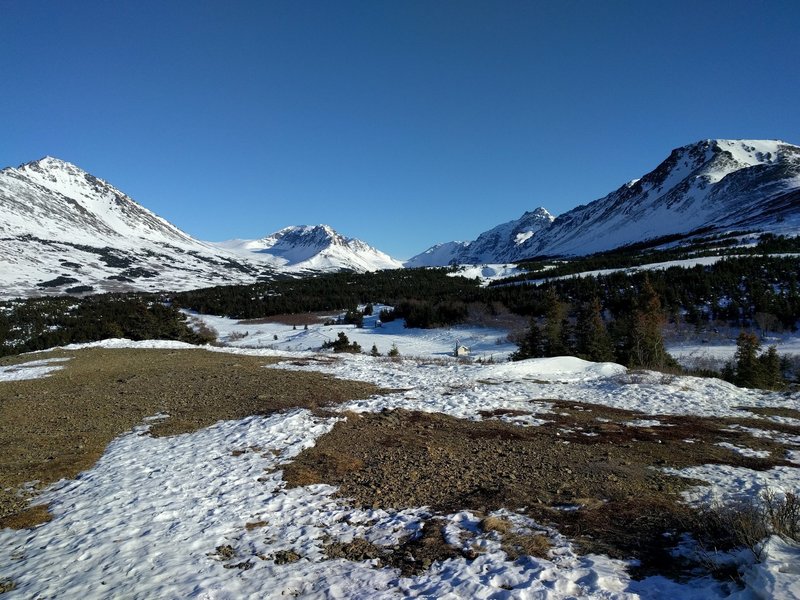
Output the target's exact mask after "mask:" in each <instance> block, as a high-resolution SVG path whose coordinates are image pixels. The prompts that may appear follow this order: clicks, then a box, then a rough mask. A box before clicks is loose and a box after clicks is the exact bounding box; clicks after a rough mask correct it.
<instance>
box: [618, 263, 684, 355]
mask: <svg viewBox="0 0 800 600" xmlns="http://www.w3.org/2000/svg"><path fill="white" fill-rule="evenodd" d="M665 322H666V319H665V317H664V312H663V310H662V309H661V300H660V299H659V297H658V294H657V293H656V291H655V289H654V288H653V286H652V284H651V283H650V279H649V278H645V280H644V283H643V285H642V292H641V294H640V295H639V302H638V306H637V308H636V310H634V312H633V317H632V321H631V327H630V330H629V333H628V335H629V340H628V366H630V367H639V368H645V369H663V368H664V367H674V366H676V363H675V360H674V359H673V358H672V357H671V356H670V355H669V354H668V353H667V349H666V348H665V347H664V336H663V335H662V333H661V330H662V328H663V327H664V324H665Z"/></svg>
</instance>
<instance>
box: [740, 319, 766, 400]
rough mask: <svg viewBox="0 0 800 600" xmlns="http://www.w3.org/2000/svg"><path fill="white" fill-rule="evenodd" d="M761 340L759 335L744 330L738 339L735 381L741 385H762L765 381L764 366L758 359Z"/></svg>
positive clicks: (754, 386)
mask: <svg viewBox="0 0 800 600" xmlns="http://www.w3.org/2000/svg"><path fill="white" fill-rule="evenodd" d="M760 349H761V342H760V341H759V340H758V336H757V335H756V334H754V333H751V332H749V331H742V332H741V333H740V334H739V337H738V338H737V340H736V354H735V355H734V362H735V367H734V376H733V382H734V383H735V384H736V385H738V386H739V387H749V388H757V387H761V384H762V381H763V367H762V364H761V362H760V361H759V360H758V351H759V350H760Z"/></svg>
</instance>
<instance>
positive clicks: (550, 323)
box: [544, 287, 570, 356]
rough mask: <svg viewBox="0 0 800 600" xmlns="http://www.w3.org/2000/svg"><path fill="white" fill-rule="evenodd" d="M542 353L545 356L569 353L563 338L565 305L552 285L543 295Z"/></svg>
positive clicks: (565, 315)
mask: <svg viewBox="0 0 800 600" xmlns="http://www.w3.org/2000/svg"><path fill="white" fill-rule="evenodd" d="M545 301H546V308H545V315H544V318H545V323H544V354H545V356H564V355H567V354H569V353H570V352H569V345H568V344H567V343H565V342H566V340H565V337H566V335H565V331H564V322H565V320H566V317H567V305H566V304H565V303H564V302H562V301H561V299H560V298H559V297H558V293H557V292H556V290H555V288H554V287H550V288H548V289H547V294H546V296H545Z"/></svg>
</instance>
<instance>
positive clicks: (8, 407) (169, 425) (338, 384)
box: [0, 349, 378, 528]
mask: <svg viewBox="0 0 800 600" xmlns="http://www.w3.org/2000/svg"><path fill="white" fill-rule="evenodd" d="M59 357H70V360H69V361H67V362H64V363H60V364H61V365H63V366H64V369H62V370H60V371H56V372H55V373H53V374H52V375H50V376H49V377H46V378H44V379H35V380H29V381H16V382H14V381H11V382H0V527H16V528H22V527H30V526H33V525H36V524H38V523H41V522H43V521H44V520H46V519H47V516H48V515H47V511H46V510H45V509H44V508H43V507H36V508H33V509H28V508H27V504H28V498H29V496H30V494H28V493H23V494H21V495H20V494H19V490H20V488H21V486H22V485H23V484H24V483H26V482H31V481H38V483H37V484H36V485H35V486H33V489H32V490H29V491H34V490H36V489H40V488H42V487H43V486H45V485H47V484H49V483H52V482H55V481H58V480H59V479H62V478H66V479H72V478H74V477H75V476H76V475H77V474H78V473H79V472H81V471H83V470H85V469H88V468H89V467H91V466H92V465H93V464H94V463H95V462H96V461H97V459H98V458H99V457H100V456H101V455H102V453H103V451H104V450H105V447H106V446H107V445H108V443H109V442H110V441H111V440H113V439H114V438H115V437H117V436H118V435H120V434H122V433H124V432H126V431H130V429H131V428H132V427H134V426H136V425H139V424H141V423H142V421H143V419H144V418H145V417H148V416H152V415H155V414H157V413H166V414H168V415H170V417H169V418H168V419H166V420H164V421H160V422H158V423H156V424H154V425H153V426H152V429H151V431H152V434H153V435H174V434H178V433H185V432H190V431H195V430H197V429H200V428H202V427H206V426H208V425H211V424H213V423H216V422H217V421H219V420H226V419H240V418H243V417H246V416H249V415H254V414H270V413H273V412H276V411H280V410H284V409H288V408H293V407H305V408H311V409H316V408H319V407H322V406H327V405H329V404H336V403H339V402H342V401H345V400H350V399H354V398H366V397H369V396H370V395H372V394H374V393H376V392H377V391H378V389H377V388H376V387H375V386H372V385H369V384H366V383H357V382H348V381H341V380H337V379H334V378H332V377H329V376H326V375H322V374H319V373H306V372H303V373H298V372H290V371H283V370H279V369H265V368H264V365H267V364H270V363H274V362H276V360H275V359H269V358H260V357H248V356H234V355H230V354H224V353H216V352H208V351H206V350H201V349H197V350H108V349H86V350H80V351H69V352H65V351H56V352H48V353H42V354H38V355H28V356H24V357H15V358H13V359H3V360H0V365H7V364H15V363H22V362H26V361H30V360H34V359H41V358H59Z"/></svg>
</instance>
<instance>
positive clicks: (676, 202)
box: [525, 140, 800, 256]
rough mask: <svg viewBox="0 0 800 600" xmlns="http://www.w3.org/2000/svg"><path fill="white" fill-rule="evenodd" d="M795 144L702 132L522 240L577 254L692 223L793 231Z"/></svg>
mask: <svg viewBox="0 0 800 600" xmlns="http://www.w3.org/2000/svg"><path fill="white" fill-rule="evenodd" d="M798 191H800V147H798V146H794V145H791V144H787V143H785V142H781V141H771V140H767V141H764V140H704V141H701V142H697V143H695V144H691V145H689V146H683V147H681V148H677V149H675V150H673V151H672V153H671V154H670V155H669V157H668V158H667V159H666V160H665V161H664V162H662V163H661V164H660V165H659V166H658V167H657V168H656V169H654V170H653V171H651V172H650V173H648V174H646V175H644V176H643V177H642V178H641V179H638V180H634V181H632V182H630V183H628V184H626V185H624V186H622V187H621V188H619V189H618V190H616V191H614V192H612V193H611V194H609V195H607V196H605V197H604V198H601V199H599V200H595V201H594V202H592V203H590V204H587V205H585V206H579V207H577V208H575V209H573V210H571V211H569V212H567V213H564V214H563V215H560V216H559V217H558V218H556V219H555V221H553V224H552V225H551V226H550V227H548V228H547V229H546V230H545V231H542V232H541V233H540V234H539V235H537V236H536V238H535V239H534V240H532V243H531V244H528V245H526V248H525V250H527V252H528V254H529V255H530V256H534V255H582V254H588V253H591V252H598V251H602V250H611V249H613V248H617V247H619V246H623V245H626V244H631V243H635V242H641V241H644V240H648V239H652V238H657V237H660V236H664V235H672V234H688V233H690V232H693V231H696V230H705V231H706V232H722V231H726V230H735V229H748V230H754V231H772V232H778V233H797V232H799V231H800V203H799V202H798V195H797V194H798Z"/></svg>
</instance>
